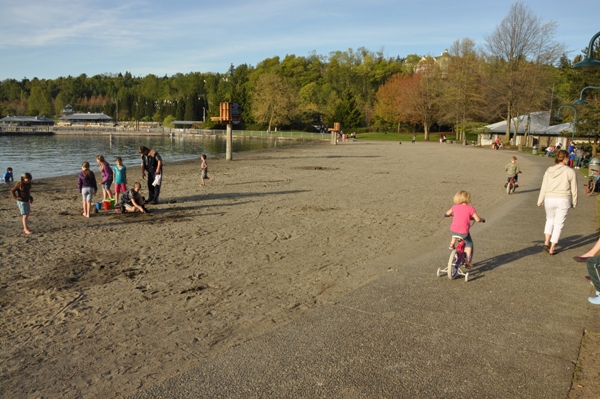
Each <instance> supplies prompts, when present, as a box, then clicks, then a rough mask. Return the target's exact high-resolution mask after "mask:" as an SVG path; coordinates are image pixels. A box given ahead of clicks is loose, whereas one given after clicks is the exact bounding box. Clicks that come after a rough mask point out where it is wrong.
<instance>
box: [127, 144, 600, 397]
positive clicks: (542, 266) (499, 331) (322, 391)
mask: <svg viewBox="0 0 600 399" xmlns="http://www.w3.org/2000/svg"><path fill="white" fill-rule="evenodd" d="M508 154H509V153H505V155H508ZM532 162H533V163H534V164H535V165H536V167H537V170H532V171H529V173H531V174H532V175H535V177H534V180H535V181H539V182H540V184H541V178H542V174H543V172H544V170H545V168H546V167H547V166H549V163H548V159H545V158H535V159H533V160H532ZM580 177H581V179H580V187H581V188H583V177H582V176H580ZM538 187H539V185H538V186H536V187H533V188H532V187H523V189H522V190H521V191H518V192H517V194H515V195H513V196H511V198H510V201H506V202H505V204H504V205H503V206H501V207H499V208H497V209H494V210H493V211H492V212H489V211H488V212H487V214H485V215H482V216H484V217H485V218H486V219H487V220H488V223H486V224H484V225H481V224H478V225H476V226H474V227H473V230H472V232H473V235H474V239H475V246H476V251H477V252H476V266H477V267H476V269H475V271H473V272H472V273H471V276H470V280H469V281H468V282H465V281H464V279H458V280H453V281H451V280H449V279H448V278H447V277H446V276H443V277H437V276H436V270H437V268H438V267H442V268H443V267H444V265H445V263H446V262H447V258H448V255H449V251H448V250H447V244H448V239H449V237H445V236H444V237H443V239H442V237H441V236H440V238H439V239H436V240H437V245H436V246H435V247H433V248H431V251H429V252H427V253H425V254H423V255H422V256H420V257H418V258H416V259H403V258H402V257H400V256H398V255H395V256H388V257H384V258H380V259H377V261H376V262H380V263H381V262H383V263H385V264H386V265H390V267H392V268H393V269H395V271H393V272H390V273H389V274H387V275H385V276H384V277H382V278H379V279H377V280H375V281H373V282H371V283H368V284H366V285H365V286H363V287H361V288H360V289H358V290H355V291H353V292H352V293H350V294H349V295H347V296H345V297H343V298H341V299H340V300H339V302H338V303H336V304H334V305H328V306H322V307H319V308H317V309H316V310H314V311H311V312H308V313H306V314H305V315H303V316H301V317H300V318H298V319H296V320H294V321H293V322H290V323H288V324H286V325H283V326H281V327H279V328H277V329H276V330H274V331H272V332H270V333H268V334H265V335H263V336H261V337H259V338H257V339H254V340H252V341H250V342H248V343H246V344H244V345H242V346H239V347H235V348H232V349H231V350H229V351H227V352H226V353H224V354H222V355H221V356H219V357H218V358H216V359H214V360H211V361H208V362H205V363H204V364H201V365H199V366H197V367H195V368H193V369H190V370H188V371H185V372H183V373H181V374H179V375H176V376H174V377H172V378H170V379H168V380H166V381H163V382H161V383H158V384H157V385H155V386H153V387H150V388H149V389H147V390H144V391H140V392H138V393H137V394H136V395H134V396H133V397H134V398H347V399H349V398H536V399H539V398H566V397H567V395H568V392H569V389H570V386H571V380H572V377H573V372H574V365H575V362H576V360H577V357H578V351H579V347H580V342H581V338H582V334H583V331H584V329H586V328H587V329H590V330H595V331H600V307H594V306H593V305H590V304H589V303H588V302H587V297H588V296H590V295H592V294H593V288H592V286H591V285H590V284H589V282H588V281H587V280H585V279H584V275H585V274H586V270H585V265H584V264H577V263H575V262H574V261H573V260H572V256H574V255H579V254H581V253H583V252H585V251H586V250H587V249H588V248H589V247H590V246H591V245H593V243H594V242H595V240H596V237H597V235H596V234H595V231H596V198H594V197H586V196H585V193H583V192H582V193H581V196H580V203H579V206H578V207H577V209H576V210H573V211H572V212H571V213H570V214H569V216H568V219H567V224H566V226H565V229H564V230H563V235H562V237H561V242H560V243H559V249H560V250H561V253H560V254H558V255H556V256H550V255H548V254H546V253H545V252H543V250H542V245H543V241H542V240H543V224H544V217H545V216H544V211H543V209H542V208H538V207H537V206H536V200H537V196H538Z"/></svg>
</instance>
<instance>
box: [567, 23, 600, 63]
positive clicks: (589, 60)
mask: <svg viewBox="0 0 600 399" xmlns="http://www.w3.org/2000/svg"><path fill="white" fill-rule="evenodd" d="M599 36H600V32H598V33H596V34H595V35H594V36H593V37H592V40H590V44H589V45H588V48H587V55H586V57H585V58H584V59H583V60H581V61H579V62H578V63H577V64H575V65H573V68H581V69H583V70H584V71H590V70H594V69H599V68H600V61H598V60H597V59H595V58H594V55H593V54H594V41H595V40H596V39H597V38H598V37H599Z"/></svg>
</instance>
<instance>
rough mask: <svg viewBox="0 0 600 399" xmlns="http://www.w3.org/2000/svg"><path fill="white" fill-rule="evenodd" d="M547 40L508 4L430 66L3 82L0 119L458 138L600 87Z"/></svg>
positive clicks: (389, 61)
mask: <svg viewBox="0 0 600 399" xmlns="http://www.w3.org/2000/svg"><path fill="white" fill-rule="evenodd" d="M555 31H556V24H555V23H554V22H543V21H542V20H540V19H539V17H537V16H536V15H535V14H534V13H533V12H532V11H531V10H530V9H529V8H528V7H527V6H525V5H524V4H523V3H515V4H514V5H513V6H512V7H511V9H510V11H509V13H508V15H507V16H506V17H505V18H504V19H503V20H502V21H500V22H499V24H498V25H497V26H496V28H495V29H494V30H493V31H492V32H491V33H490V34H489V35H488V36H486V38H485V43H482V44H480V45H479V47H478V46H477V44H476V43H475V42H473V40H471V39H469V38H462V39H457V40H456V41H455V42H454V43H453V44H452V45H451V46H450V47H449V49H448V50H447V51H445V52H444V53H443V54H442V55H441V56H439V57H432V56H421V55H417V54H409V55H406V56H404V57H402V56H395V57H387V56H385V55H384V53H383V51H378V52H373V51H370V50H368V49H366V48H358V49H357V50H353V49H348V50H346V51H335V52H332V53H330V54H329V55H327V56H324V55H318V54H315V53H311V54H309V55H308V56H296V55H293V54H291V55H287V56H285V58H283V59H281V58H280V57H273V58H267V59H265V60H263V61H261V62H260V63H258V65H256V66H251V65H247V64H242V65H238V66H234V65H231V67H230V68H229V70H228V71H226V72H224V73H212V72H189V73H187V74H183V73H178V74H175V75H173V76H162V77H159V76H156V75H152V74H150V75H147V76H143V77H142V76H139V77H136V76H133V75H132V74H131V73H130V72H125V73H116V74H103V75H95V76H87V75H85V74H82V75H80V76H77V77H73V76H67V77H59V78H56V79H48V80H46V79H37V78H32V79H27V78H24V79H22V80H21V81H19V80H15V79H6V80H3V81H1V82H0V115H1V116H2V117H4V116H6V115H9V114H10V115H37V116H42V115H46V116H48V117H58V116H60V112H61V110H62V109H63V108H64V107H65V106H66V105H67V104H71V105H72V106H73V108H74V109H75V110H76V111H78V112H104V113H105V114H107V115H109V116H111V117H112V118H113V119H115V120H116V121H119V122H121V121H142V122H158V123H163V122H165V121H166V122H169V121H172V120H186V121H200V122H201V121H205V123H203V124H200V126H202V127H205V128H211V127H214V124H213V122H211V121H210V117H211V116H217V115H218V112H219V103H221V102H233V101H234V102H239V103H240V104H241V105H242V119H243V123H242V124H241V125H240V126H239V128H245V129H261V130H264V129H274V128H278V129H294V130H305V131H314V130H315V126H321V125H324V126H333V123H334V122H341V124H342V128H343V129H344V130H356V131H381V132H401V131H421V132H423V133H424V134H425V136H426V137H427V135H428V134H429V133H430V132H431V131H437V130H439V129H444V130H446V131H447V130H449V129H451V130H453V131H454V132H455V133H456V134H457V137H462V136H463V135H464V134H465V133H467V132H470V131H472V130H473V129H478V128H479V127H480V126H482V125H484V124H488V123H492V122H497V121H500V120H511V118H514V117H515V116H518V115H522V114H526V113H528V112H534V111H539V110H547V109H550V108H551V107H552V108H554V109H556V108H557V107H558V106H559V105H561V104H566V103H572V102H573V101H574V100H575V99H577V98H578V96H579V90H581V88H583V87H584V86H586V85H597V84H599V83H600V72H582V71H579V70H573V69H572V65H573V63H575V62H577V61H579V60H580V59H581V55H576V56H575V57H574V59H570V58H569V57H568V56H567V55H566V54H565V49H564V46H563V45H561V44H560V43H557V42H556V41H555V40H554V34H555ZM599 47H600V46H599ZM583 51H585V49H583ZM599 55H600V51H596V56H597V58H600V57H599ZM596 93H597V92H594V91H589V92H586V100H587V101H588V102H589V103H590V104H591V105H590V106H589V108H588V109H589V111H588V110H582V115H584V114H585V115H586V120H585V125H583V124H582V127H584V126H585V127H586V128H589V129H592V128H595V127H596V126H598V124H599V122H598V121H596V120H595V118H600V117H598V116H596V115H597V113H594V112H592V110H594V109H598V107H599V102H598V101H599V100H598V98H599V97H598V94H596ZM566 121H568V119H567V120H566ZM582 123H584V122H583V121H582ZM511 128H513V129H515V128H516V127H515V126H512V127H511ZM509 136H510V135H509V134H508V132H507V136H506V140H507V141H508V139H509Z"/></svg>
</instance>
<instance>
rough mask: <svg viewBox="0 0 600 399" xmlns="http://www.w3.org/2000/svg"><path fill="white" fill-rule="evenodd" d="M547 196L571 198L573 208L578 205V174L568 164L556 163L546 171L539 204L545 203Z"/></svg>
mask: <svg viewBox="0 0 600 399" xmlns="http://www.w3.org/2000/svg"><path fill="white" fill-rule="evenodd" d="M545 198H564V199H570V200H571V205H572V206H573V208H575V207H576V206H577V175H576V174H575V171H574V170H573V169H571V168H569V167H568V166H566V165H562V164H559V165H554V166H551V167H549V168H548V169H547V170H546V173H544V180H543V181H542V188H541V189H540V196H539V197H538V201H537V203H538V206H541V205H542V204H543V203H544V199H545Z"/></svg>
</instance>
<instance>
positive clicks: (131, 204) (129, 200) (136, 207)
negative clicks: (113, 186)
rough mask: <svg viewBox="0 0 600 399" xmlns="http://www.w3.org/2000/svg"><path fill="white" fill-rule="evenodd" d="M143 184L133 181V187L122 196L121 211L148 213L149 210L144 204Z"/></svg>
mask: <svg viewBox="0 0 600 399" xmlns="http://www.w3.org/2000/svg"><path fill="white" fill-rule="evenodd" d="M141 188H142V185H141V184H140V183H139V182H137V181H136V182H135V183H133V188H130V189H129V190H127V191H125V192H124V193H123V195H122V196H121V203H120V210H121V213H125V212H137V211H139V212H141V213H147V212H148V210H147V209H146V207H145V206H144V197H142V193H140V190H141Z"/></svg>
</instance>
